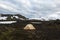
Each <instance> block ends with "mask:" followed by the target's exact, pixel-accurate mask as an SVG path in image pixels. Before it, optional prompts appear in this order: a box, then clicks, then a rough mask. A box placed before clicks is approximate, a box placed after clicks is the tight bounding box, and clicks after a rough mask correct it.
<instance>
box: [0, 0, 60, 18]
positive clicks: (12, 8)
mask: <svg viewBox="0 0 60 40" xmlns="http://www.w3.org/2000/svg"><path fill="white" fill-rule="evenodd" d="M0 13H10V14H18V13H19V14H21V15H23V16H25V17H27V18H36V19H39V18H44V19H58V18H59V19H60V0H0Z"/></svg>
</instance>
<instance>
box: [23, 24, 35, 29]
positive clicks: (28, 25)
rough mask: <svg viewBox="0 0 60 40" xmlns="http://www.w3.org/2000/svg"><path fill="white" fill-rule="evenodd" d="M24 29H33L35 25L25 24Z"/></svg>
mask: <svg viewBox="0 0 60 40" xmlns="http://www.w3.org/2000/svg"><path fill="white" fill-rule="evenodd" d="M24 29H25V30H35V27H34V26H33V25H32V24H27V25H26V26H25V27H24Z"/></svg>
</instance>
